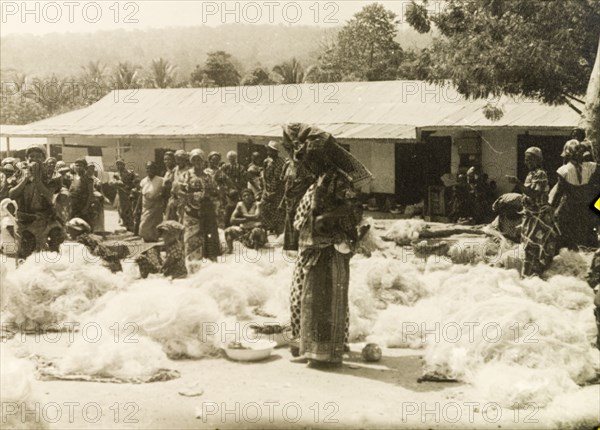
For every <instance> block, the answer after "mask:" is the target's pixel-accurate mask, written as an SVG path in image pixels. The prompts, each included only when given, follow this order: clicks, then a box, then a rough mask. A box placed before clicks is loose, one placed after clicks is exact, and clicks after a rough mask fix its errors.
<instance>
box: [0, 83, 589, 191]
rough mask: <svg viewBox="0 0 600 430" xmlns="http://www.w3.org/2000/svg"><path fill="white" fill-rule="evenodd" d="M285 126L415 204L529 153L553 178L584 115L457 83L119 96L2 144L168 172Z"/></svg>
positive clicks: (245, 146) (254, 144)
mask: <svg viewBox="0 0 600 430" xmlns="http://www.w3.org/2000/svg"><path fill="white" fill-rule="evenodd" d="M490 104H491V105H493V106H495V107H496V108H498V109H500V110H501V112H502V116H501V117H500V118H497V119H496V120H495V121H493V120H490V119H488V118H486V115H485V114H484V107H485V106H486V105H490ZM286 122H306V123H310V124H315V125H318V126H319V127H321V128H323V129H324V130H327V131H329V132H330V133H332V134H333V135H334V136H336V138H337V139H338V141H339V142H340V143H341V144H342V145H344V146H345V147H346V148H347V149H348V150H349V151H350V152H352V153H353V154H355V155H356V156H357V157H358V158H359V159H361V160H362V161H363V162H364V163H365V165H366V166H367V167H368V168H369V169H370V170H371V171H372V172H373V173H374V174H375V179H374V181H373V182H372V184H371V185H370V187H369V188H368V189H367V190H365V191H367V192H371V193H376V194H377V193H378V194H387V195H395V196H396V198H397V199H398V200H399V201H400V202H403V203H414V202H415V201H417V200H419V199H421V198H423V197H424V196H425V195H426V191H427V189H428V187H429V186H434V185H438V184H440V177H441V176H442V175H444V174H446V173H450V174H457V173H459V172H463V171H465V170H466V169H467V168H468V167H470V166H471V165H479V166H481V168H482V170H483V171H484V172H485V173H487V174H488V176H489V178H490V179H491V180H494V181H496V183H497V185H498V190H499V191H500V192H504V191H508V190H509V189H510V188H511V186H510V184H508V182H507V181H506V180H505V175H515V174H519V175H521V176H522V175H523V174H524V166H523V165H522V158H523V156H522V155H523V153H524V151H525V149H526V148H527V147H528V146H532V145H536V146H540V147H541V148H542V149H543V150H544V152H545V155H546V164H547V165H546V168H547V169H548V170H549V171H550V172H552V171H554V170H556V168H557V167H558V166H559V165H560V151H561V149H562V145H563V144H564V142H565V141H566V140H567V139H568V136H569V132H570V130H571V129H572V128H573V127H575V126H576V125H577V123H578V122H579V115H578V114H577V113H576V112H575V111H574V110H573V109H571V108H569V107H568V106H549V105H545V104H542V103H540V102H537V101H533V100H527V99H516V98H512V97H506V96H502V97H499V98H497V99H494V100H469V99H466V98H465V97H463V96H461V95H460V94H458V93H457V92H456V90H455V89H454V88H453V87H452V86H450V85H446V86H441V85H434V84H429V83H426V82H421V81H388V82H343V83H324V84H301V85H272V86H255V87H243V86H240V87H225V88H182V89H141V90H120V91H113V92H111V93H110V94H108V95H107V96H105V97H104V98H102V99H101V100H99V101H98V102H96V103H94V104H92V105H90V106H88V107H85V108H83V109H79V110H76V111H72V112H68V113H65V114H62V115H58V116H55V117H52V118H48V119H45V120H42V121H38V122H35V123H32V124H28V125H25V126H2V128H1V129H0V135H1V136H3V137H6V138H8V141H9V142H10V138H17V137H43V138H47V139H48V142H49V143H50V144H52V145H53V147H54V148H55V149H54V150H53V151H54V153H55V155H58V156H59V157H60V156H62V158H63V159H65V161H72V160H73V159H75V158H76V157H78V156H81V155H90V156H102V157H103V163H104V166H105V167H110V166H112V165H113V164H114V160H115V159H116V157H123V158H124V159H125V161H126V162H127V163H129V164H130V165H131V166H132V167H134V168H135V169H136V170H138V171H139V172H142V171H143V164H144V162H145V161H147V160H155V159H156V160H157V161H159V162H161V161H162V154H163V153H164V151H166V150H169V149H180V148H183V149H186V150H190V149H192V148H195V147H199V148H202V149H203V150H205V151H219V152H221V153H222V154H225V153H226V152H227V151H229V150H237V151H238V152H239V154H240V160H241V161H242V162H244V161H245V160H248V159H249V156H250V154H251V153H252V152H253V151H257V150H258V151H262V150H263V147H264V144H265V143H266V142H268V141H269V140H271V139H273V138H278V137H280V136H281V125H282V124H284V123H286ZM3 149H5V148H3Z"/></svg>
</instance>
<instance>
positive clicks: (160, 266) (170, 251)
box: [136, 220, 187, 279]
mask: <svg viewBox="0 0 600 430" xmlns="http://www.w3.org/2000/svg"><path fill="white" fill-rule="evenodd" d="M156 230H157V231H158V235H159V237H160V239H161V241H162V243H161V244H157V245H156V246H155V247H152V248H150V249H148V250H147V251H145V252H143V253H142V254H141V255H140V256H139V257H137V258H136V263H137V264H138V266H139V269H140V275H141V277H142V278H146V277H147V276H148V275H149V274H150V273H161V274H162V275H163V276H165V277H167V278H173V279H179V278H185V277H186V276H187V268H186V267H185V252H184V246H183V230H184V228H183V225H181V224H180V223H178V222H177V221H172V220H169V221H164V222H162V223H161V224H159V225H158V226H157V227H156ZM161 251H163V252H164V254H165V256H164V258H163V257H162V255H161Z"/></svg>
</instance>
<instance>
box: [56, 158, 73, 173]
mask: <svg viewBox="0 0 600 430" xmlns="http://www.w3.org/2000/svg"><path fill="white" fill-rule="evenodd" d="M54 168H55V169H56V171H57V172H59V173H62V172H68V171H69V170H71V169H69V166H67V163H65V162H64V161H57V162H56V167H54Z"/></svg>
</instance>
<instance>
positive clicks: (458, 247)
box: [448, 235, 508, 264]
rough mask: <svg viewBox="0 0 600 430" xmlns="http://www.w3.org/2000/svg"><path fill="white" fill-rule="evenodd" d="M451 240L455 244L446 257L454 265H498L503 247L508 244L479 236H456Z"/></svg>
mask: <svg viewBox="0 0 600 430" xmlns="http://www.w3.org/2000/svg"><path fill="white" fill-rule="evenodd" d="M453 238H456V239H457V242H456V243H454V244H453V245H452V246H451V247H450V250H449V251H448V256H449V257H450V259H451V260H452V262H453V263H455V264H477V263H488V264H497V263H500V261H501V258H502V251H503V246H507V244H508V242H506V241H504V242H502V243H499V242H498V240H494V239H492V238H489V237H481V236H468V235H457V236H454V237H453Z"/></svg>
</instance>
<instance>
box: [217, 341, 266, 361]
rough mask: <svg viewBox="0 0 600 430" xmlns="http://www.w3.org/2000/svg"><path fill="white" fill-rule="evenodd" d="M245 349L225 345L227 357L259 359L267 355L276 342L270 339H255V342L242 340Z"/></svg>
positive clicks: (240, 359)
mask: <svg viewBox="0 0 600 430" xmlns="http://www.w3.org/2000/svg"><path fill="white" fill-rule="evenodd" d="M242 346H244V347H245V349H237V348H229V347H228V346H227V347H225V348H224V349H225V353H226V354H227V357H229V358H231V359H232V360H236V361H260V360H264V359H265V358H267V357H269V356H270V355H271V353H272V352H273V349H275V347H276V346H277V342H273V341H270V340H257V341H256V342H252V341H245V342H242Z"/></svg>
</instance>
